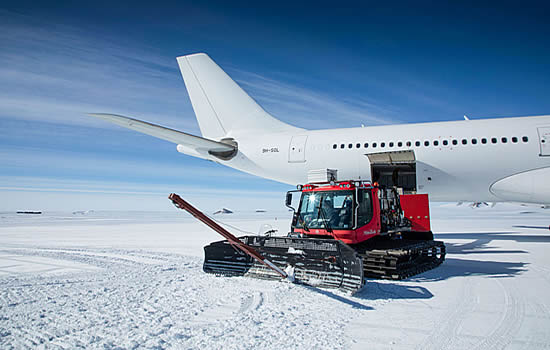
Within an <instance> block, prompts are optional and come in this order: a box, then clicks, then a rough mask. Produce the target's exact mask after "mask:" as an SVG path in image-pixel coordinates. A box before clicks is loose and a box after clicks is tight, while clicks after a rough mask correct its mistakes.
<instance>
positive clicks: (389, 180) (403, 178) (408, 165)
mask: <svg viewBox="0 0 550 350" xmlns="http://www.w3.org/2000/svg"><path fill="white" fill-rule="evenodd" d="M367 157H369V161H370V164H371V176H372V178H371V179H372V182H373V183H374V182H378V184H379V185H380V186H385V187H393V186H396V187H397V188H398V190H399V189H400V190H399V192H401V193H403V194H414V193H416V158H415V156H414V151H395V152H381V153H371V154H367Z"/></svg>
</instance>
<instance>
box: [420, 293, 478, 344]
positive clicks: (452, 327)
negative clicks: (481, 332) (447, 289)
mask: <svg viewBox="0 0 550 350" xmlns="http://www.w3.org/2000/svg"><path fill="white" fill-rule="evenodd" d="M473 290H474V283H462V284H461V290H460V293H459V294H458V296H457V297H456V299H455V300H456V303H454V304H452V305H450V306H449V307H448V308H446V309H447V310H448V311H449V312H448V313H447V312H445V313H444V314H443V316H442V317H441V318H440V319H439V321H438V322H437V323H434V327H432V329H433V331H432V332H430V334H429V335H428V336H427V337H426V340H425V341H424V342H422V343H421V344H419V345H418V346H416V349H455V348H456V347H457V345H456V344H455V343H456V342H457V340H458V338H459V335H458V332H459V331H460V328H461V327H460V325H461V323H462V322H463V321H464V319H465V318H466V315H467V313H468V312H469V311H471V310H473V309H474V308H475V305H476V304H477V303H478V302H479V301H478V299H477V298H476V297H475V295H474V293H473Z"/></svg>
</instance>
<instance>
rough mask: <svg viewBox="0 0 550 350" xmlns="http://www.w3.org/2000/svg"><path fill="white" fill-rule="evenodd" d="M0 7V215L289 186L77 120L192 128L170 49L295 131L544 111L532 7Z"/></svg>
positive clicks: (153, 203) (159, 203) (277, 203)
mask: <svg viewBox="0 0 550 350" xmlns="http://www.w3.org/2000/svg"><path fill="white" fill-rule="evenodd" d="M252 4H253V5H250V4H245V3H232V4H231V7H229V6H228V5H227V4H225V3H224V2H219V3H215V2H209V3H208V4H205V5H199V4H196V3H195V2H193V3H186V2H185V1H180V2H173V3H169V2H156V3H155V6H154V7H152V5H148V6H146V5H143V6H142V7H141V6H140V5H136V3H135V2H132V3H123V2H120V3H117V4H115V5H113V4H112V3H109V2H104V3H103V2H95V1H94V2H82V3H77V2H58V3H56V4H51V3H44V4H41V3H40V2H28V3H25V2H18V3H17V4H12V5H8V4H1V5H0V47H1V50H0V81H1V82H2V84H0V130H1V134H0V164H1V166H0V198H2V199H1V200H0V210H4V211H6V210H16V209H23V208H31V207H32V208H36V209H44V210H81V209H134V210H170V207H169V203H168V201H167V200H166V199H165V197H166V196H167V194H168V193H170V192H173V191H174V192H180V193H181V194H182V195H184V197H186V198H189V199H191V200H192V201H194V202H195V203H196V204H198V205H200V206H202V207H205V208H207V209H209V210H210V209H214V208H216V207H219V206H227V207H232V208H235V209H240V210H253V209H255V208H257V207H266V208H278V209H280V208H282V203H283V201H284V192H285V191H286V190H287V189H289V186H287V185H283V184H278V183H276V182H273V181H268V180H263V179H259V178H256V177H253V176H250V175H246V174H242V173H239V172H237V171H234V170H232V169H229V168H225V167H223V166H220V165H217V164H213V163H210V162H206V161H202V160H199V159H194V158H192V157H188V156H185V155H182V154H179V153H177V152H176V150H175V145H173V144H171V143H168V142H165V141H162V140H157V139H154V138H152V137H149V136H146V135H141V134H138V133H135V132H132V131H128V130H124V129H122V128H118V127H116V126H112V125H109V124H107V123H104V122H101V121H99V120H94V119H91V118H90V117H87V116H86V113H88V112H106V113H117V114H122V115H128V116H131V117H135V118H139V119H144V120H148V121H150V122H153V123H158V124H162V125H166V126H169V127H172V128H175V129H178V130H183V131H187V132H190V133H193V134H200V133H199V129H198V125H197V123H196V120H195V117H194V114H193V111H192V108H191V104H190V102H189V99H188V97H187V93H186V90H185V86H184V84H183V80H182V78H181V75H180V73H179V71H178V68H177V64H176V60H175V57H177V56H179V55H183V54H189V53H194V52H207V53H208V54H209V55H210V56H211V57H212V58H213V59H214V60H215V61H216V62H217V63H218V64H219V65H220V66H221V67H222V68H223V69H225V70H226V71H227V72H228V73H229V74H230V75H231V76H232V77H233V78H234V79H235V80H236V81H237V82H238V83H239V84H241V86H243V88H244V89H245V90H246V91H247V92H249V93H250V95H251V96H253V97H254V98H255V99H256V100H257V101H258V102H259V103H260V104H261V105H262V106H263V107H264V108H265V109H266V110H267V111H268V112H270V113H272V114H273V115H274V116H276V117H277V118H279V119H281V120H283V121H285V122H287V123H290V124H293V125H297V126H300V127H304V128H315V129H321V128H336V127H351V126H360V125H361V124H365V125H380V124H394V123H414V122H426V121H444V120H457V119H461V118H462V116H463V115H464V114H467V115H468V116H469V117H470V118H491V117H499V116H504V117H506V116H519V115H539V114H550V98H549V96H550V94H549V92H550V45H549V43H550V41H549V39H548V38H549V37H550V25H549V24H548V20H547V13H548V10H549V9H548V8H545V7H544V6H545V5H543V3H542V2H541V3H535V2H532V3H530V2H522V3H521V4H519V3H516V2H501V3H500V4H499V6H498V7H494V6H492V5H487V6H485V5H483V4H480V3H478V2H473V3H471V4H467V3H465V2H461V3H460V4H457V5H449V4H436V3H429V2H425V3H423V2H415V3H414V6H409V5H407V3H402V4H399V3H395V2H394V3H391V5H392V6H388V5H380V4H379V3H366V2H365V3H361V4H362V6H352V5H351V3H350V4H348V5H349V6H344V7H339V8H333V7H331V6H330V5H331V4H332V3H319V2H316V3H315V6H313V5H311V4H303V5H296V4H293V3H284V2H277V3H276V4H272V5H271V6H265V5H261V6H260V5H259V4H258V2H255V3H254V2H253V3H252Z"/></svg>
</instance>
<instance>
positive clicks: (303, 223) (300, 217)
mask: <svg viewBox="0 0 550 350" xmlns="http://www.w3.org/2000/svg"><path fill="white" fill-rule="evenodd" d="M298 221H301V222H302V228H303V229H304V230H306V231H307V232H309V227H308V226H307V223H306V221H305V220H304V219H303V218H302V214H298Z"/></svg>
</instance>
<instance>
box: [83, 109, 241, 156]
mask: <svg viewBox="0 0 550 350" xmlns="http://www.w3.org/2000/svg"><path fill="white" fill-rule="evenodd" d="M89 115H90V116H92V117H96V118H100V119H103V120H106V121H108V122H111V123H113V124H117V125H119V126H122V127H124V128H128V129H132V130H135V131H138V132H141V133H143V134H147V135H151V136H154V137H157V138H159V139H163V140H166V141H170V142H173V143H176V144H178V145H182V146H183V147H179V146H178V151H182V153H186V154H190V155H193V156H202V157H203V158H208V154H210V155H214V156H217V157H218V158H222V159H225V158H228V159H230V158H231V157H228V155H232V154H233V155H234V154H235V153H236V151H237V146H236V145H232V144H226V143H223V142H218V141H214V140H210V139H205V138H203V137H199V136H195V135H191V134H187V133H185V132H181V131H177V130H174V129H170V128H166V127H163V126H160V125H155V124H151V123H147V122H144V121H141V120H137V119H133V118H128V117H124V116H121V115H116V114H104V113H90V114H89Z"/></svg>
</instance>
